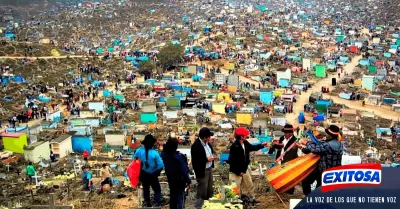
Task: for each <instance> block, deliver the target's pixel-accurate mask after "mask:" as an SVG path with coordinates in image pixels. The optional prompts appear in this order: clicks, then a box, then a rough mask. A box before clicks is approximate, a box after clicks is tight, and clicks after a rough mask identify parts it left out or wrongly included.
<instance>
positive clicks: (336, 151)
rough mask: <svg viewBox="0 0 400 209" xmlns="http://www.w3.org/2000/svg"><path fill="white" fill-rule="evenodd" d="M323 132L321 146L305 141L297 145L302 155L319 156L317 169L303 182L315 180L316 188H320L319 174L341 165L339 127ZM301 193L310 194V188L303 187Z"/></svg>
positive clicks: (341, 147) (333, 126)
mask: <svg viewBox="0 0 400 209" xmlns="http://www.w3.org/2000/svg"><path fill="white" fill-rule="evenodd" d="M325 132H326V134H327V137H326V139H325V141H321V144H318V145H317V144H315V143H313V142H311V141H307V140H301V141H300V144H299V147H300V148H302V151H303V152H304V153H310V152H311V153H314V154H317V155H319V156H320V159H319V163H318V169H315V170H314V172H313V173H311V174H310V176H309V177H307V178H306V180H305V181H306V182H307V181H308V182H309V183H313V182H314V181H315V180H317V187H319V186H321V174H322V172H323V171H324V170H326V169H329V168H333V167H336V166H341V165H342V154H343V145H342V143H340V141H341V140H342V137H341V133H340V129H339V127H337V126H335V125H331V126H329V128H327V129H325ZM303 183H304V181H303ZM304 190H306V191H304ZM303 192H304V194H305V195H308V194H309V193H310V192H311V188H304V187H303Z"/></svg>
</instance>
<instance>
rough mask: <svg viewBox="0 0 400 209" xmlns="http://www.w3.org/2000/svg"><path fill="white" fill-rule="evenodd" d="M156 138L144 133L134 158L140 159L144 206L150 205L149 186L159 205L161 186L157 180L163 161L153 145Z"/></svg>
mask: <svg viewBox="0 0 400 209" xmlns="http://www.w3.org/2000/svg"><path fill="white" fill-rule="evenodd" d="M156 142H157V139H156V138H154V137H153V136H152V135H150V134H149V135H146V136H145V137H144V140H143V141H142V144H143V147H140V148H139V149H137V150H136V152H135V155H134V156H133V158H134V159H140V161H141V162H142V165H141V170H140V178H139V179H140V182H141V183H142V187H143V198H144V207H151V202H150V187H151V188H152V189H153V191H154V199H155V201H156V204H157V206H161V186H160V182H159V181H158V176H159V175H160V173H161V171H162V169H163V168H164V163H163V161H162V159H161V157H160V154H159V153H158V151H157V150H155V149H154V145H155V143H156Z"/></svg>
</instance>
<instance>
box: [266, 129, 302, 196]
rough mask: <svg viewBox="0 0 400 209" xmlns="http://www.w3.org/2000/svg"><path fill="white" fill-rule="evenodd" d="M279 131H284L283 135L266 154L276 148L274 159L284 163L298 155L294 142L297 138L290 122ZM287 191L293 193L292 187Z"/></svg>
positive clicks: (271, 152)
mask: <svg viewBox="0 0 400 209" xmlns="http://www.w3.org/2000/svg"><path fill="white" fill-rule="evenodd" d="M281 131H282V132H283V133H284V135H283V136H282V137H281V138H279V141H277V142H274V144H273V145H272V146H271V148H270V149H269V151H268V154H273V153H274V152H275V150H276V151H277V152H276V160H277V161H278V163H286V162H288V161H291V160H293V159H296V158H297V157H298V155H297V150H298V149H297V146H296V144H295V143H296V141H297V138H296V137H295V136H294V135H293V132H294V128H293V126H292V125H290V124H286V125H285V126H284V127H283V129H282V130H281ZM287 193H289V194H293V193H294V188H292V189H289V190H288V191H287Z"/></svg>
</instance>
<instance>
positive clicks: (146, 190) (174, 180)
mask: <svg viewBox="0 0 400 209" xmlns="http://www.w3.org/2000/svg"><path fill="white" fill-rule="evenodd" d="M298 129H299V128H298V127H297V128H294V127H293V126H292V125H290V124H286V125H285V126H284V128H283V129H282V130H281V131H282V132H283V133H284V135H283V136H282V137H281V138H280V139H279V140H274V141H272V142H264V143H260V144H258V145H254V144H251V143H250V142H248V141H247V139H248V138H249V137H251V136H252V133H253V134H254V130H249V129H248V128H245V127H238V128H236V129H234V140H232V141H231V144H230V148H229V159H228V161H227V164H228V165H229V179H230V181H231V182H232V183H234V184H235V185H236V186H237V188H238V189H239V194H240V199H242V200H243V201H246V202H248V203H253V204H257V203H259V201H258V200H257V199H256V197H255V192H254V184H253V181H252V177H251V170H250V168H249V164H250V162H251V157H250V153H251V152H254V151H258V150H260V149H263V148H265V147H267V148H269V151H268V152H269V154H273V153H275V155H276V163H279V164H281V163H286V162H288V161H291V160H293V159H296V158H298V157H299V155H298V153H299V150H300V151H301V152H302V153H304V154H308V153H314V154H317V155H319V156H320V160H319V163H318V166H317V168H316V169H315V170H314V171H313V172H312V173H311V174H310V175H308V176H307V177H306V179H304V180H303V181H302V190H303V193H304V195H308V194H309V193H310V192H311V191H312V185H313V184H314V182H315V181H316V182H317V184H316V185H317V187H319V186H321V175H322V172H323V171H324V170H326V169H329V168H332V167H336V166H340V165H341V158H342V154H343V145H342V144H341V133H340V129H339V127H337V126H335V125H331V126H329V128H327V129H326V130H325V132H326V139H325V140H323V141H320V143H318V144H317V143H315V142H313V141H311V140H307V139H306V138H302V139H301V140H299V139H297V138H296V136H295V135H294V133H297V136H300V135H299V130H298ZM213 136H214V133H213V132H212V131H211V130H210V129H209V128H207V127H203V128H201V129H200V130H199V133H198V138H197V139H196V140H195V141H194V142H193V144H192V146H191V151H190V152H191V159H190V160H189V159H188V157H187V156H186V155H185V154H183V153H180V152H179V151H177V150H178V146H179V140H178V139H177V138H172V137H170V138H169V139H168V140H167V142H166V143H165V144H163V146H162V152H161V153H159V151H158V150H159V148H160V147H159V143H158V142H157V139H156V138H155V137H154V136H153V135H150V134H149V135H146V136H145V138H144V140H143V141H142V142H141V144H142V145H143V146H142V147H140V148H138V149H137V150H136V152H135V154H134V156H133V158H134V159H139V160H140V161H141V170H140V178H139V181H140V183H141V185H142V187H143V198H144V204H143V205H144V206H145V207H151V206H152V200H151V199H150V188H151V189H152V190H153V192H154V202H155V203H156V206H161V205H162V204H163V198H162V195H161V186H160V182H159V176H160V175H161V172H162V170H165V175H166V177H167V179H168V184H169V190H170V205H169V207H170V208H172V209H175V208H176V209H181V208H184V205H185V198H186V195H187V193H188V191H189V190H190V189H191V184H192V183H193V182H192V180H191V178H190V173H191V172H190V170H189V162H190V161H191V165H192V168H193V171H194V174H195V179H196V182H197V187H196V202H195V206H196V208H199V209H200V208H202V206H203V205H204V201H205V200H209V199H210V198H211V197H213V195H214V179H213V169H214V161H215V160H216V159H217V158H218V156H217V153H216V152H215V150H214V148H213V140H212V138H213ZM84 157H85V159H86V160H87V157H88V154H87V155H86V156H84ZM111 175H112V170H111V169H110V168H109V167H108V166H107V164H103V165H102V168H101V170H100V176H101V179H102V180H101V182H100V186H101V188H103V186H104V185H107V184H108V185H109V186H110V187H112V184H113V181H112V178H111ZM82 182H83V184H84V189H85V190H93V189H94V188H93V181H92V177H91V173H90V171H88V167H83V174H82ZM101 188H100V191H101ZM286 193H288V194H293V193H294V188H291V189H289V190H288V191H287V192H286Z"/></svg>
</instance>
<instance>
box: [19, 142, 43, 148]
mask: <svg viewBox="0 0 400 209" xmlns="http://www.w3.org/2000/svg"><path fill="white" fill-rule="evenodd" d="M43 143H46V142H45V141H37V142H35V143H32V144H30V145H28V146H26V147H24V150H34V149H35V148H36V147H38V146H40V145H42V144H43Z"/></svg>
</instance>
